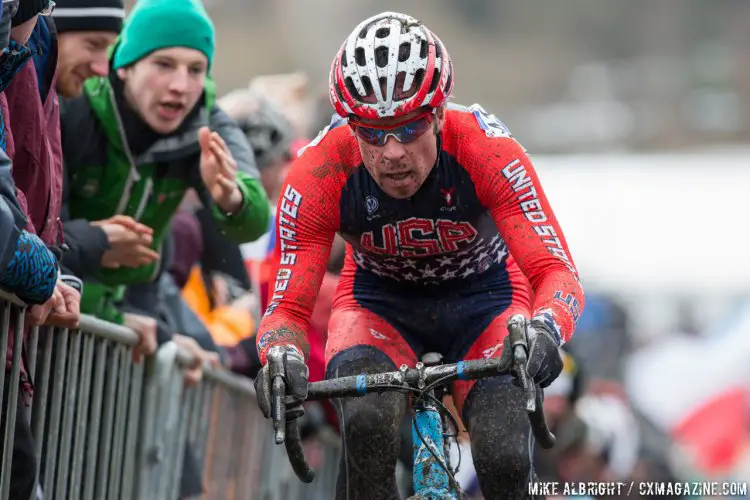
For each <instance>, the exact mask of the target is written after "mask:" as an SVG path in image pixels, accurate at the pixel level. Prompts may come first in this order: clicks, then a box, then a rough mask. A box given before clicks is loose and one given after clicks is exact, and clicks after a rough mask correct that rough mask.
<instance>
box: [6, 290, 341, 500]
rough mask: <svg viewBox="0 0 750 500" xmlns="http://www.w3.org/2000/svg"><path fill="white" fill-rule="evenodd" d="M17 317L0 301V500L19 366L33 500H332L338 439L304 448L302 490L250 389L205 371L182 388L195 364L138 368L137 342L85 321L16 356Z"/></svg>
mask: <svg viewBox="0 0 750 500" xmlns="http://www.w3.org/2000/svg"><path fill="white" fill-rule="evenodd" d="M24 314H25V306H24V305H23V304H22V303H21V302H19V301H18V300H17V299H14V298H13V297H12V296H8V295H7V294H4V293H2V292H0V318H1V319H0V321H1V323H0V354H2V355H3V358H2V359H4V358H5V354H6V346H7V340H8V336H9V335H13V336H14V343H13V362H12V363H11V366H10V370H9V371H8V370H7V368H6V370H0V396H5V397H4V398H3V400H2V401H3V403H2V404H3V406H4V407H3V408H2V410H3V414H4V415H5V418H6V420H7V422H5V426H4V429H5V431H4V433H3V435H2V439H3V445H2V450H3V451H2V457H0V458H1V459H2V461H1V462H0V500H6V499H9V498H10V480H11V472H12V454H11V453H9V452H8V450H12V449H13V445H14V434H15V433H14V432H13V430H14V429H15V426H16V409H17V400H18V396H19V390H22V389H21V388H20V385H21V360H22V358H23V359H25V360H26V366H25V368H26V370H27V372H28V373H29V374H31V377H30V378H31V381H32V382H33V387H34V394H33V398H32V399H31V400H30V401H28V403H29V404H28V407H26V405H23V401H22V408H23V409H24V411H23V412H22V413H21V415H22V416H25V418H26V421H27V422H29V424H30V428H31V431H32V434H33V436H34V441H35V450H34V453H35V455H36V460H37V471H38V472H37V480H38V486H37V493H36V496H34V495H32V499H31V500H34V498H36V499H41V498H43V499H45V500H47V499H61V500H62V499H64V500H68V499H70V500H77V499H84V500H91V499H102V500H104V499H106V500H117V499H123V500H131V499H133V500H155V499H156V500H161V499H165V500H175V499H178V498H190V499H194V500H197V499H207V500H208V499H211V500H212V499H220V500H225V499H237V500H240V499H242V500H246V499H247V500H256V499H257V500H287V499H290V500H318V499H321V500H323V499H326V500H327V499H330V498H333V497H334V486H335V480H336V472H337V470H338V440H337V438H335V437H328V438H323V439H318V440H315V441H311V442H310V443H308V444H307V445H306V446H307V447H308V450H307V453H308V455H309V457H310V461H311V463H312V464H313V466H314V467H315V468H316V469H317V474H318V476H317V477H316V480H315V481H314V482H313V483H312V484H311V485H303V484H302V483H301V482H300V481H299V480H298V479H297V478H296V476H295V475H294V473H293V472H292V470H291V467H290V466H289V464H288V461H287V459H286V456H285V454H284V450H283V447H281V446H276V445H275V444H274V443H273V440H272V431H271V427H270V423H269V422H268V421H267V420H265V419H264V418H263V417H262V415H261V414H260V411H259V410H258V408H257V405H256V402H255V391H254V388H253V385H252V382H251V381H250V380H249V379H245V378H243V377H238V376H236V375H234V374H231V373H229V372H227V371H224V370H217V369H214V368H212V367H205V369H204V372H203V380H202V381H201V382H200V383H199V384H197V385H195V386H193V387H187V388H186V387H185V386H184V382H183V374H182V370H183V367H187V366H190V364H191V362H192V361H193V359H192V357H191V356H190V355H188V354H187V353H186V352H184V351H182V350H180V348H178V346H177V345H176V344H175V343H173V342H169V343H167V344H164V345H162V346H160V348H159V350H158V352H157V354H156V355H155V356H152V357H150V358H147V359H145V360H143V361H141V362H140V363H137V364H136V363H133V362H132V359H131V355H132V349H133V346H134V345H135V344H136V343H137V336H136V334H135V333H134V332H132V331H131V330H129V329H128V328H125V327H122V326H118V325H114V324H112V323H107V322H104V321H101V320H98V319H96V318H93V317H90V316H82V318H81V324H80V328H79V329H78V330H67V329H60V328H54V327H51V326H42V327H37V328H33V329H31V330H30V332H29V335H28V338H27V340H26V343H25V346H24V350H23V351H22V347H21V346H22V341H21V339H22V335H23V330H24V326H23V321H24ZM6 377H9V380H8V383H7V388H8V394H3V392H4V387H6V385H4V383H5V382H6V380H5V379H6ZM186 480H187V483H191V482H192V483H194V484H197V485H198V493H196V494H194V495H192V496H190V495H187V494H185V490H186V489H187V490H188V491H189V490H190V488H191V487H190V486H189V485H188V486H186ZM13 500H16V499H15V498H14V499H13ZM23 500H25V499H23Z"/></svg>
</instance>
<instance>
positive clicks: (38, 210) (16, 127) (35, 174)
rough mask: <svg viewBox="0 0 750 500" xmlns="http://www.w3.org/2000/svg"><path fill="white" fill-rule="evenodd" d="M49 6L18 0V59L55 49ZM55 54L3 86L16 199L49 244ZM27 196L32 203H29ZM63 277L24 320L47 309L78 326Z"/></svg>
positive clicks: (55, 165) (54, 178)
mask: <svg viewBox="0 0 750 500" xmlns="http://www.w3.org/2000/svg"><path fill="white" fill-rule="evenodd" d="M49 9H51V5H50V4H49V2H48V1H46V0H34V1H27V2H21V4H20V6H19V10H18V12H17V13H16V15H15V16H14V18H13V22H12V25H13V27H12V29H11V39H12V40H13V43H14V44H16V48H17V50H18V52H19V53H21V54H23V55H22V56H21V57H22V58H25V59H27V60H28V58H30V57H31V56H32V54H41V53H45V54H46V53H50V54H53V55H54V54H56V53H57V47H56V37H55V34H54V25H53V24H52V22H51V21H50V20H49V19H48V18H47V17H46V16H44V15H41V16H40V15H39V14H40V13H45V12H47V11H48V10H49ZM55 59H56V58H55V57H51V56H50V57H47V60H46V63H45V64H43V65H42V67H41V68H40V73H39V74H40V75H41V76H42V78H37V70H36V66H35V64H30V63H25V64H23V65H22V66H21V67H20V68H19V69H18V72H17V73H16V75H15V76H14V77H13V80H12V82H11V83H10V85H9V86H8V88H7V89H6V91H5V97H6V99H7V104H8V114H7V116H6V117H5V122H6V126H7V129H6V130H7V132H8V133H7V134H6V141H5V144H6V146H5V147H6V151H7V153H8V156H9V157H10V159H11V161H12V164H13V165H14V167H15V168H14V169H13V180H14V181H15V184H16V189H17V196H18V201H19V204H20V206H21V209H22V210H23V212H24V213H25V214H26V216H27V219H28V221H27V224H26V230H27V231H29V232H31V233H36V234H38V235H39V237H40V238H41V239H42V241H44V243H46V244H47V245H48V246H49V247H56V246H57V245H58V226H59V218H58V214H59V212H60V196H61V194H62V184H61V182H62V179H61V173H62V159H61V154H60V124H59V115H58V110H57V96H56V94H55V91H54V88H52V87H53V85H54V80H55V66H56V62H55ZM40 86H41V87H40ZM28 199H33V200H34V203H32V204H29V203H28V202H27V200H28ZM58 253H59V252H58ZM66 281H69V279H63V280H60V282H58V284H57V286H56V288H57V292H58V293H57V296H58V297H60V298H62V301H60V302H59V303H57V304H56V305H55V307H54V308H52V305H51V304H47V305H46V306H34V307H32V308H31V309H30V312H29V320H30V321H29V322H30V324H32V325H35V324H40V323H41V321H42V320H43V319H44V318H45V317H46V315H47V310H48V309H50V310H52V313H51V314H50V316H49V321H50V322H52V323H53V324H56V325H58V326H62V327H67V328H75V327H76V326H78V318H79V302H80V294H79V293H78V292H77V291H76V289H74V288H72V287H70V286H69V285H67V284H66V283H65V282H66Z"/></svg>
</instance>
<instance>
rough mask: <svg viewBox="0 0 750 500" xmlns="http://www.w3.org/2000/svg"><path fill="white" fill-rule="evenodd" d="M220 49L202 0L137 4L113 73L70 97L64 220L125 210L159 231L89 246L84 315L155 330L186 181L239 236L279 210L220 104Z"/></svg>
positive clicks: (104, 217)
mask: <svg viewBox="0 0 750 500" xmlns="http://www.w3.org/2000/svg"><path fill="white" fill-rule="evenodd" d="M213 56H214V27H213V24H212V22H211V19H210V18H209V17H208V14H207V13H206V11H205V9H204V7H203V5H202V4H201V2H200V1H199V0H140V1H139V2H138V3H137V4H136V5H135V7H134V8H133V10H132V12H131V13H130V16H129V17H128V19H126V21H125V26H124V28H123V31H122V33H121V35H120V38H119V39H118V41H117V43H116V44H115V46H114V48H113V51H112V56H111V58H110V68H109V75H108V76H106V77H96V78H92V79H89V80H87V81H86V82H85V84H84V93H83V95H82V96H80V97H78V98H75V99H73V100H70V101H67V102H64V103H62V106H61V109H62V112H61V121H62V144H63V156H64V159H65V170H66V172H65V173H66V176H65V187H66V195H64V199H63V204H64V205H63V218H64V219H65V218H67V219H86V220H89V221H108V220H109V221H117V220H118V219H117V218H118V217H123V216H128V217H132V218H133V219H135V220H136V221H138V222H139V223H140V225H139V227H146V226H147V227H148V228H150V230H149V231H148V232H147V233H144V234H143V240H142V241H143V242H146V243H145V244H138V245H132V247H131V249H130V252H131V253H132V255H127V256H123V255H118V256H114V255H113V256H112V259H108V258H107V254H106V251H105V254H104V258H99V257H100V256H96V253H95V252H92V257H91V262H88V263H87V264H88V265H87V269H86V273H87V274H86V275H85V276H83V277H84V279H85V286H84V293H83V298H82V303H81V312H84V313H88V314H94V315H97V316H98V317H100V318H102V319H105V320H109V321H115V322H118V323H125V324H126V325H129V326H131V327H133V328H135V329H136V330H144V329H153V328H155V326H154V322H152V321H147V322H145V323H144V321H143V318H144V317H147V316H150V317H154V316H155V310H156V309H155V308H156V306H157V304H158V299H157V298H156V297H157V294H156V292H157V288H158V287H157V284H156V282H157V277H158V275H159V274H160V272H161V271H162V269H163V267H164V264H165V262H164V261H165V260H166V259H167V258H168V252H166V251H164V248H163V244H164V242H165V237H166V236H167V234H168V226H169V224H170V220H171V218H172V216H173V214H174V213H175V211H176V210H177V207H178V206H179V205H180V202H181V200H182V199H183V197H184V195H185V193H186V191H187V190H188V189H189V188H193V189H194V190H195V191H196V192H197V194H198V196H199V198H200V200H201V202H202V203H203V204H204V205H205V206H207V207H210V208H211V210H212V213H213V216H214V219H215V220H216V221H217V223H218V224H219V226H220V227H221V229H222V231H223V232H224V233H225V234H226V235H227V236H228V237H229V238H230V239H232V240H233V241H235V242H237V243H243V242H249V241H253V240H255V239H257V238H258V237H260V236H261V235H262V234H263V233H264V232H265V230H266V228H267V226H268V221H269V217H270V209H269V204H268V200H267V198H266V194H265V192H264V191H263V188H262V186H261V184H260V182H259V180H258V177H259V175H258V171H257V168H256V166H255V160H254V158H253V154H252V151H251V149H250V148H249V146H248V144H247V141H246V139H245V137H244V135H243V134H242V131H241V130H240V129H239V128H238V127H237V126H236V125H235V124H234V122H233V121H232V120H231V119H230V118H229V117H228V116H227V115H226V114H225V113H224V112H223V111H221V110H220V109H219V108H218V107H217V106H216V105H215V104H214V100H215V88H214V85H213V82H212V80H211V79H210V77H209V73H210V69H211V63H212V61H213ZM100 223H101V222H97V223H96V224H100ZM81 243H83V244H84V245H85V243H86V242H76V244H77V245H80V244H81ZM91 244H92V246H93V245H95V243H93V242H92V243H91ZM110 251H114V249H111V250H110ZM118 251H119V252H121V251H122V250H121V249H118ZM100 255H101V254H100ZM115 257H116V258H115ZM108 262H111V265H108ZM122 262H129V263H130V264H129V266H126V265H123V264H121V263H122ZM126 285H127V286H131V288H132V290H136V289H137V290H138V293H137V294H136V295H137V296H138V298H139V300H138V303H139V305H138V306H137V307H136V308H135V311H133V310H129V309H128V307H127V305H125V304H123V297H124V291H125V286H126ZM132 290H131V292H132ZM129 295H131V293H130V292H129ZM128 302H130V301H128ZM131 305H132V302H131ZM149 306H151V308H150V307H149ZM132 312H137V313H138V317H137V318H134V315H133V314H130V313H132ZM123 313H128V314H125V315H123ZM144 315H145V316H144ZM148 319H149V320H150V319H151V318H148ZM161 333H162V332H160V334H161ZM160 337H162V335H160ZM160 340H164V339H163V338H160Z"/></svg>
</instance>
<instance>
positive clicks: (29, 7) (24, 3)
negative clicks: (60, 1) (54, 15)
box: [11, 0, 50, 26]
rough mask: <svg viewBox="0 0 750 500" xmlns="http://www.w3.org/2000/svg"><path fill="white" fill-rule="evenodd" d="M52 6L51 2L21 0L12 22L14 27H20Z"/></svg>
mask: <svg viewBox="0 0 750 500" xmlns="http://www.w3.org/2000/svg"><path fill="white" fill-rule="evenodd" d="M49 4H50V0H21V1H20V2H18V10H17V11H16V15H14V16H13V20H12V21H11V25H12V26H19V25H21V24H23V23H25V22H26V21H28V20H29V19H31V18H33V17H34V16H36V15H37V14H39V13H41V12H42V11H43V10H44V9H46V8H47V7H48V6H49Z"/></svg>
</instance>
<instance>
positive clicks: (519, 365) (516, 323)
mask: <svg viewBox="0 0 750 500" xmlns="http://www.w3.org/2000/svg"><path fill="white" fill-rule="evenodd" d="M526 325H527V324H526V318H525V317H524V316H523V315H522V314H514V315H513V316H511V317H510V319H509V320H508V335H509V336H510V345H511V348H512V349H513V371H514V372H515V374H516V377H518V380H519V382H520V384H521V388H522V389H523V392H524V394H525V396H526V411H527V412H528V413H533V412H535V411H536V387H535V385H534V384H533V383H532V381H531V380H529V374H528V373H527V371H526V363H527V362H528V356H529V342H528V337H527V335H526Z"/></svg>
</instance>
